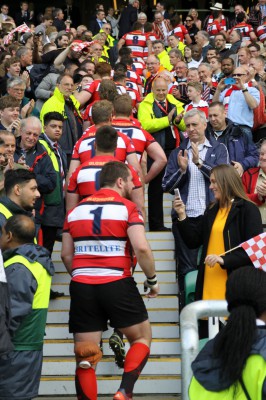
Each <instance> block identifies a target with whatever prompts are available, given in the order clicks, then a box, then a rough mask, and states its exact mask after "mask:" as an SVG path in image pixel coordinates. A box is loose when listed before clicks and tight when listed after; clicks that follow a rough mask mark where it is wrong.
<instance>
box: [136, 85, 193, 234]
mask: <svg viewBox="0 0 266 400" xmlns="http://www.w3.org/2000/svg"><path fill="white" fill-rule="evenodd" d="M167 93H168V87H167V83H166V82H165V80H164V79H162V78H157V79H156V80H155V81H154V83H153V87H152V93H150V94H148V95H147V96H146V97H145V98H144V100H143V101H142V102H141V103H140V105H139V109H138V119H139V121H140V123H141V125H142V127H143V129H145V130H147V131H148V132H149V133H150V134H152V135H153V136H154V138H155V140H156V141H157V142H158V143H159V144H160V146H161V147H162V149H163V150H164V152H165V154H166V157H169V155H170V152H171V151H172V150H173V149H174V148H175V147H177V146H179V143H180V136H181V134H180V132H179V129H181V130H184V129H185V126H184V123H183V121H182V118H183V111H184V110H183V107H182V103H181V102H179V101H178V100H176V99H175V98H174V97H173V96H172V95H168V94H167ZM178 128H179V129H178ZM152 162H153V160H151V159H149V158H148V160H147V167H148V172H149V169H150V168H151V167H152ZM163 175H164V169H163V170H162V171H161V172H160V173H159V174H158V175H157V176H156V177H155V178H154V179H152V180H151V181H150V183H149V188H148V210H149V228H150V230H151V231H166V230H169V229H168V228H166V227H165V226H164V220H163V191H162V189H161V183H162V178H163Z"/></svg>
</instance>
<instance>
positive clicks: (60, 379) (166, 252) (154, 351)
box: [39, 195, 181, 398]
mask: <svg viewBox="0 0 266 400" xmlns="http://www.w3.org/2000/svg"><path fill="white" fill-rule="evenodd" d="M171 206H172V196H171V195H165V198H164V210H165V225H166V226H168V227H170V226H171V218H170V211H171ZM147 238H148V240H149V243H150V246H151V248H152V251H153V255H154V258H155V263H156V271H157V276H158V280H159V283H160V289H161V290H160V296H158V297H157V298H156V299H147V298H146V297H145V296H144V302H145V304H146V307H147V309H148V313H149V318H150V322H151V325H152V335H153V341H152V345H151V355H150V358H149V361H148V363H147V364H146V366H145V368H144V370H143V372H142V374H141V376H140V378H139V380H138V382H137V384H136V385H135V389H134V393H136V394H145V395H146V394H157V395H159V394H162V395H166V394H174V395H176V394H178V393H181V378H180V374H181V365H180V364H181V363H180V341H179V325H178V320H179V315H178V298H177V284H176V277H175V275H176V274H175V262H174V241H173V236H172V233H171V232H147ZM60 248H61V243H57V244H56V246H55V251H54V254H53V261H54V264H55V270H56V274H55V276H54V277H53V285H52V287H53V290H55V291H59V292H64V293H65V297H62V298H59V299H56V300H52V301H51V302H50V306H49V312H48V319H47V327H46V337H45V344H44V362H43V368H42V378H41V385H40V390H39V395H40V396H63V397H65V396H70V395H72V396H73V395H75V384H74V372H75V358H74V353H73V339H72V334H69V333H68V325H67V323H68V310H69V302H70V298H69V288H68V286H69V280H70V278H69V275H68V274H67V272H66V270H65V268H64V266H63V264H62V261H61V258H60ZM134 278H135V280H136V282H137V283H138V287H139V290H140V293H141V294H143V293H144V291H143V281H144V274H143V272H142V271H141V269H140V268H139V266H137V268H136V271H135V273H134ZM111 332H112V330H111V329H109V330H108V331H107V332H105V333H104V335H103V354H104V356H103V359H102V361H101V362H100V363H99V365H98V368H97V379H98V393H99V395H108V394H110V395H111V394H113V393H115V392H116V390H117V389H118V387H119V384H120V381H121V374H122V370H121V369H119V368H118V367H117V366H116V365H115V363H114V358H113V354H112V352H111V350H110V349H109V345H108V338H109V336H110V335H111ZM126 348H127V349H128V343H127V342H126ZM160 398H164V396H163V397H162V396H160Z"/></svg>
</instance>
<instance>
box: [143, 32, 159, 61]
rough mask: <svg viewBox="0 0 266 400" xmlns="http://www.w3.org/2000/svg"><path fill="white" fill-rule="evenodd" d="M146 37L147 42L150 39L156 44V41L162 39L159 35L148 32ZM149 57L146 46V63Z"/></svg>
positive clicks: (144, 56)
mask: <svg viewBox="0 0 266 400" xmlns="http://www.w3.org/2000/svg"><path fill="white" fill-rule="evenodd" d="M146 37H147V40H148V39H149V40H150V41H151V42H154V40H159V39H160V36H159V35H157V33H155V32H147V33H146ZM148 55H149V50H148V46H146V47H145V49H144V55H143V58H144V60H145V61H146V58H147V57H148Z"/></svg>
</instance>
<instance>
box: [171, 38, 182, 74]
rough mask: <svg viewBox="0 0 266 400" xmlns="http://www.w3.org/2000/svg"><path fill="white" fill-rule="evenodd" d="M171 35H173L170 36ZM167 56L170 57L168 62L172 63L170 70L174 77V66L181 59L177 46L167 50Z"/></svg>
mask: <svg viewBox="0 0 266 400" xmlns="http://www.w3.org/2000/svg"><path fill="white" fill-rule="evenodd" d="M172 37H173V36H172ZM175 39H176V38H175ZM168 54H169V58H170V63H171V65H172V67H173V68H172V71H171V72H173V73H174V77H176V74H175V71H176V66H177V65H178V64H179V62H180V61H182V59H183V56H182V53H181V51H180V50H178V49H177V48H174V49H172V50H170V51H169V52H168Z"/></svg>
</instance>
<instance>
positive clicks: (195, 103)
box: [185, 82, 209, 118]
mask: <svg viewBox="0 0 266 400" xmlns="http://www.w3.org/2000/svg"><path fill="white" fill-rule="evenodd" d="M202 91H203V89H202V85H201V83H200V82H188V84H187V96H188V98H189V100H190V103H189V104H187V105H186V106H185V112H188V111H190V110H193V109H197V110H199V111H202V112H203V113H204V114H205V115H206V118H208V112H209V105H208V103H207V102H206V101H204V100H202V98H201V95H202Z"/></svg>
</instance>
